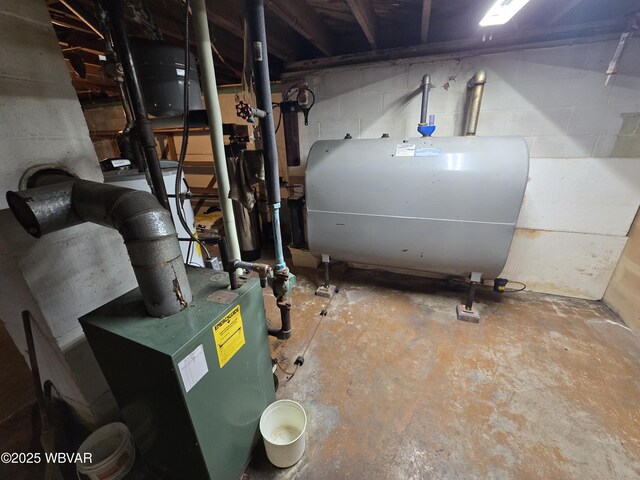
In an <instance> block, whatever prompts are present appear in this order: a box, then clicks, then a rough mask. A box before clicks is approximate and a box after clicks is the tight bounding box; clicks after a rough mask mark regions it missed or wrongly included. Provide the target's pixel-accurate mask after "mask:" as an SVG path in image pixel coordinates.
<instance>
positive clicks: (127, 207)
mask: <svg viewBox="0 0 640 480" xmlns="http://www.w3.org/2000/svg"><path fill="white" fill-rule="evenodd" d="M7 201H8V203H9V206H10V207H11V210H12V212H13V214H14V215H15V217H16V218H17V219H18V221H19V222H20V223H21V224H22V226H23V227H24V228H25V229H26V230H27V232H29V233H30V234H31V235H33V236H34V237H40V236H41V235H43V234H47V233H50V232H54V231H57V230H62V229H64V228H67V227H70V226H73V225H77V224H79V223H82V222H85V221H86V222H91V223H96V224H98V225H103V226H106V227H110V228H114V229H116V230H118V231H119V232H120V234H121V235H122V237H123V239H124V243H125V246H126V247H127V252H128V253H129V258H130V260H131V266H132V267H133V271H134V273H135V276H136V279H137V280H138V285H139V287H140V292H141V294H142V298H143V301H144V304H145V307H146V310H147V313H149V315H152V316H154V317H166V316H169V315H173V314H174V313H178V312H179V311H180V310H182V309H183V308H185V307H186V306H187V305H188V304H189V303H190V302H191V300H192V295H191V288H190V286H189V281H188V279H187V273H186V270H185V267H184V262H183V259H182V255H181V253H180V244H179V242H178V236H177V234H176V231H175V228H174V226H173V223H172V221H171V215H170V214H169V212H168V211H167V210H165V209H164V208H163V207H162V206H160V204H159V203H158V200H157V199H156V198H155V197H154V196H153V195H151V194H150V193H146V192H140V191H137V190H131V189H128V188H124V187H117V186H114V185H108V184H103V183H97V182H90V181H87V180H73V181H70V182H69V181H64V182H61V183H56V184H52V185H46V186H43V187H36V188H32V189H28V190H23V191H21V192H8V193H7Z"/></svg>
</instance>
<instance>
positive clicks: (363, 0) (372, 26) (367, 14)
mask: <svg viewBox="0 0 640 480" xmlns="http://www.w3.org/2000/svg"><path fill="white" fill-rule="evenodd" d="M346 2H347V5H349V8H350V9H351V12H352V13H353V16H354V17H356V21H357V22H358V24H359V25H360V28H361V29H362V31H363V32H364V35H365V36H366V37H367V40H368V41H369V44H370V45H371V48H373V49H374V50H375V49H377V48H378V19H377V18H376V12H375V11H374V10H373V5H372V4H371V0H346Z"/></svg>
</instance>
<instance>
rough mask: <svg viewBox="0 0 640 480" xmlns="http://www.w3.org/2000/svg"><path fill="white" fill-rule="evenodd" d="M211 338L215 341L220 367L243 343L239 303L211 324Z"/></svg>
mask: <svg viewBox="0 0 640 480" xmlns="http://www.w3.org/2000/svg"><path fill="white" fill-rule="evenodd" d="M213 339H214V340H215V342H216V350H217V352H218V360H219V361H220V368H222V367H224V365H225V364H226V363H227V362H228V361H229V360H231V357H233V356H234V355H235V354H236V352H237V351H238V350H240V349H241V348H242V346H243V345H244V329H243V328H242V315H241V314H240V305H236V306H235V307H234V309H233V310H231V311H230V312H229V313H227V314H226V315H225V316H224V318H223V319H222V320H220V321H219V322H218V323H216V324H215V325H214V326H213Z"/></svg>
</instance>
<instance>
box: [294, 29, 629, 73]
mask: <svg viewBox="0 0 640 480" xmlns="http://www.w3.org/2000/svg"><path fill="white" fill-rule="evenodd" d="M626 27H627V22H626V21H625V20H624V19H618V20H604V21H598V22H590V23H584V24H580V25H568V26H562V27H552V28H543V29H540V28H534V29H521V30H518V31H516V32H513V33H505V34H501V33H499V32H494V33H493V39H492V40H491V41H489V42H486V41H485V42H483V41H482V38H478V37H477V36H473V37H471V38H465V39H461V40H453V41H448V42H437V43H433V42H432V43H428V44H426V45H413V46H409V47H398V48H388V49H385V50H377V51H373V52H361V53H351V54H348V55H339V56H335V57H327V58H318V59H314V60H301V61H298V62H293V63H289V64H287V66H286V69H285V73H284V74H283V76H282V80H283V82H284V81H286V80H287V79H288V78H292V77H293V78H299V77H300V76H301V75H302V73H301V72H308V71H311V72H312V71H316V70H320V69H323V68H333V67H339V66H345V65H357V64H363V63H372V62H386V61H392V60H398V59H405V58H413V57H427V56H439V57H441V58H445V57H446V58H460V57H461V55H462V56H471V55H477V54H478V53H483V54H488V53H497V52H504V51H509V50H516V49H523V48H534V47H547V46H555V45H566V44H575V43H584V42H589V41H599V40H603V39H610V38H618V37H619V33H620V32H622V31H624V29H625V28H626ZM582 37H584V39H583V38H582ZM461 52H462V53H461Z"/></svg>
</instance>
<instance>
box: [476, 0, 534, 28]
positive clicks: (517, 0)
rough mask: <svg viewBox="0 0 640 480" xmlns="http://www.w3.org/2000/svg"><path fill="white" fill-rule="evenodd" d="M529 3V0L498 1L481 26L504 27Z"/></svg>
mask: <svg viewBox="0 0 640 480" xmlns="http://www.w3.org/2000/svg"><path fill="white" fill-rule="evenodd" d="M527 3H529V0H498V1H497V2H496V3H494V4H493V6H492V7H491V8H490V9H489V11H488V12H487V14H486V15H485V16H484V17H483V19H482V20H480V26H481V27H489V26H491V25H504V24H505V23H507V22H508V21H509V20H511V18H512V17H513V16H514V15H515V14H516V13H518V12H519V11H520V9H521V8H522V7H524V6H525V5H526V4H527Z"/></svg>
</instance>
